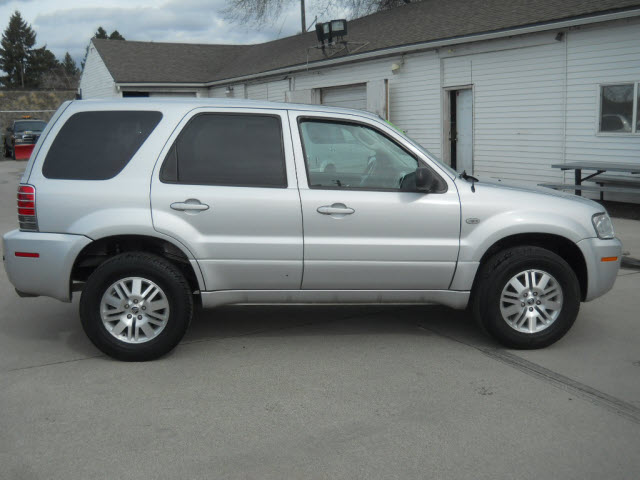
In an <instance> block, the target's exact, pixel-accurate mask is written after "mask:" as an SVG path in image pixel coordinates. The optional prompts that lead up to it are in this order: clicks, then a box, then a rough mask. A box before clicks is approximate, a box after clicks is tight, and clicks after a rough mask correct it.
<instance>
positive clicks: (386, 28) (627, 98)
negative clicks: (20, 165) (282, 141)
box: [80, 0, 640, 198]
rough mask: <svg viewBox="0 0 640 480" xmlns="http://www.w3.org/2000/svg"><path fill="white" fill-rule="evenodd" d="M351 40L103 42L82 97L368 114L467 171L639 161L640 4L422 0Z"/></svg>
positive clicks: (532, 171)
mask: <svg viewBox="0 0 640 480" xmlns="http://www.w3.org/2000/svg"><path fill="white" fill-rule="evenodd" d="M346 40H348V41H349V43H348V44H347V45H346V47H347V48H344V49H342V50H341V48H342V47H344V45H340V44H338V46H337V47H336V48H333V49H327V50H326V51H325V53H323V51H322V50H321V49H318V48H313V47H315V46H317V44H318V42H317V40H316V36H315V33H307V34H301V35H296V36H293V37H288V38H284V39H280V40H275V41H272V42H267V43H263V44H258V45H190V44H166V43H164V44H163V43H146V42H128V41H114V40H93V42H92V45H91V47H90V50H89V55H88V58H87V63H86V67H85V71H84V73H83V76H82V80H81V83H80V88H81V94H82V98H104V97H120V96H133V95H136V96H154V95H162V96H198V97H236V98H249V99H260V100H271V101H295V102H302V103H323V104H330V105H340V106H346V107H352V108H359V109H367V110H370V111H374V112H377V113H378V114H380V115H382V116H384V117H385V118H388V119H389V120H390V121H392V122H393V123H394V124H395V125H397V126H398V127H400V128H402V129H403V130H405V131H407V133H408V134H409V136H411V137H413V138H414V139H416V140H417V141H418V142H420V143H421V144H422V145H424V146H425V147H426V148H428V149H429V150H430V151H431V152H433V153H434V154H436V155H437V156H439V157H441V158H442V159H443V160H444V161H445V162H447V163H449V164H452V165H453V166H454V167H456V168H457V169H459V170H462V168H466V170H467V172H469V171H470V170H471V171H473V172H474V173H475V174H479V175H483V176H488V177H497V178H502V179H512V180H525V181H528V182H532V183H542V182H551V183H557V182H562V181H564V175H565V174H564V173H563V172H562V171H561V170H559V169H554V168H551V165H552V164H558V163H565V162H570V161H576V160H597V161H611V162H614V161H615V162H622V161H626V162H638V163H639V164H640V113H639V110H640V109H639V108H638V103H640V88H639V86H638V83H639V82H640V1H638V0H635V1H620V0H597V1H593V0H565V1H560V0H536V1H527V0H513V1H508V2H507V1H498V0H487V1H484V2H470V1H465V0H451V1H447V2H441V1H434V0H425V1H423V2H420V3H415V4H409V5H406V6H403V7H398V8H396V9H393V10H390V11H386V12H380V13H376V14H373V15H369V16H367V17H363V18H360V19H357V20H354V21H351V22H349V24H348V35H347V37H346ZM566 175H567V181H569V182H570V183H572V177H571V176H572V175H573V173H572V172H568V173H567V174H566ZM619 198H621V197H619Z"/></svg>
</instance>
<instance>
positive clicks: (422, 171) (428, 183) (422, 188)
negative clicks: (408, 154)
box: [416, 167, 436, 192]
mask: <svg viewBox="0 0 640 480" xmlns="http://www.w3.org/2000/svg"><path fill="white" fill-rule="evenodd" d="M435 184H436V177H435V175H434V174H433V172H432V171H431V170H430V169H428V168H426V167H418V168H417V169H416V190H417V191H419V192H430V191H431V190H432V189H433V187H434V186H435Z"/></svg>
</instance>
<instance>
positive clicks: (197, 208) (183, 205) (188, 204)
mask: <svg viewBox="0 0 640 480" xmlns="http://www.w3.org/2000/svg"><path fill="white" fill-rule="evenodd" d="M171 208H172V209H174V210H178V211H180V212H201V211H203V210H209V205H206V204H204V203H200V200H198V199H195V198H190V199H188V200H185V201H184V202H174V203H172V204H171Z"/></svg>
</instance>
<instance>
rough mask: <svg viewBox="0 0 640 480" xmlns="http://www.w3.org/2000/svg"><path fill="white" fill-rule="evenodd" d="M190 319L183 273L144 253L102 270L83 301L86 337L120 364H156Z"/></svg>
mask: <svg viewBox="0 0 640 480" xmlns="http://www.w3.org/2000/svg"><path fill="white" fill-rule="evenodd" d="M192 315H193V299H192V295H191V291H190V288H189V284H188V282H187V281H186V279H185V278H184V276H183V275H182V273H181V272H180V270H179V269H178V268H176V267H175V266H174V265H173V264H172V263H171V262H169V261H167V260H165V259H164V258H162V257H159V256H156V255H151V254H147V253H143V252H130V253H123V254H121V255H118V256H116V257H113V258H111V259H109V260H107V261H106V262H104V263H103V264H102V265H100V266H99V267H98V268H97V269H96V270H95V272H93V274H92V275H91V276H90V277H89V279H88V280H87V282H86V284H85V287H84V290H83V292H82V298H81V300H80V317H81V320H82V326H83V328H84V331H85V332H86V334H87V336H88V337H89V339H90V340H91V341H92V342H93V343H94V345H95V346H96V347H98V348H99V349H100V350H101V351H103V352H104V353H106V354H107V355H109V356H111V357H114V358H117V359H119V360H128V361H144V360H153V359H155V358H158V357H160V356H162V355H164V354H166V353H167V352H169V351H171V350H172V349H173V348H174V347H175V346H176V345H177V344H178V342H179V341H180V340H181V339H182V337H183V336H184V334H185V332H186V330H187V328H188V326H189V323H190V321H191V317H192Z"/></svg>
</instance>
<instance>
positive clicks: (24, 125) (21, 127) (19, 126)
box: [15, 121, 47, 133]
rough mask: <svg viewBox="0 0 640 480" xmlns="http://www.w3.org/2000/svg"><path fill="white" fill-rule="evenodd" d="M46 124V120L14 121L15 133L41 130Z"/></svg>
mask: <svg viewBox="0 0 640 480" xmlns="http://www.w3.org/2000/svg"><path fill="white" fill-rule="evenodd" d="M46 126H47V122H39V121H30V122H16V124H15V131H16V133H22V132H26V131H32V132H41V131H42V130H44V127H46Z"/></svg>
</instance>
